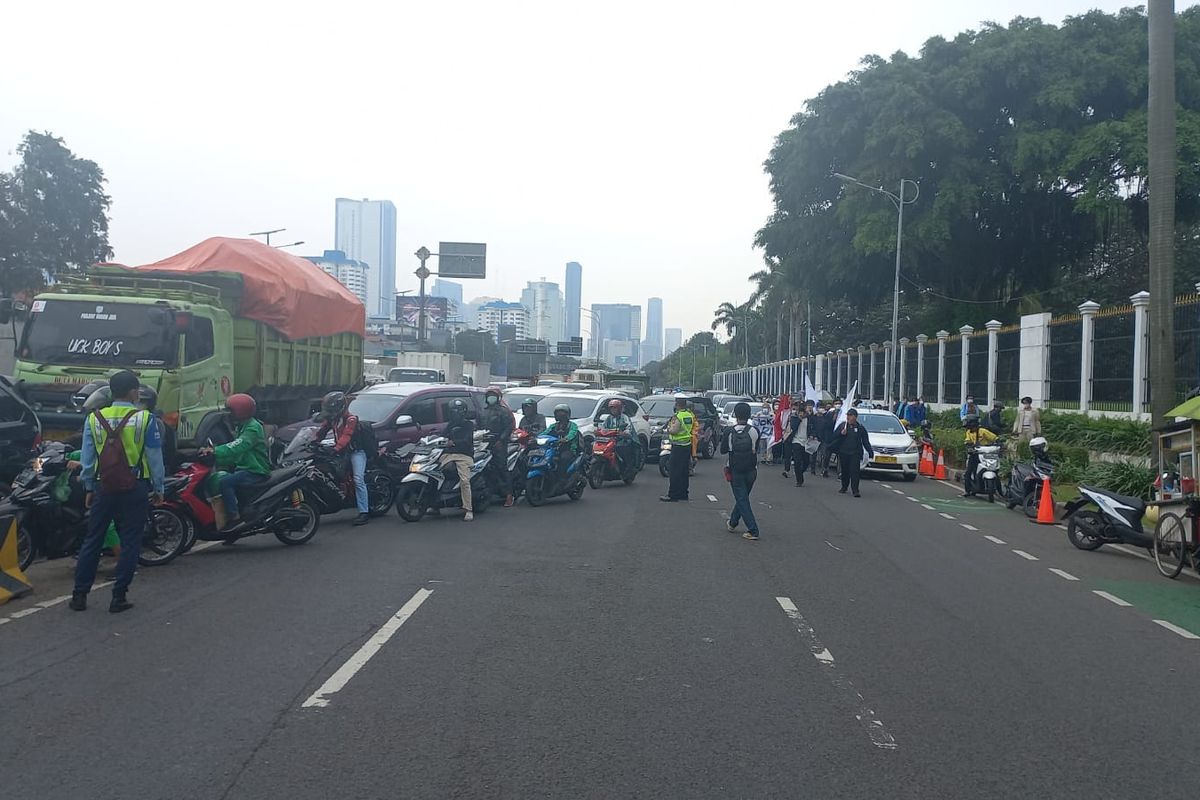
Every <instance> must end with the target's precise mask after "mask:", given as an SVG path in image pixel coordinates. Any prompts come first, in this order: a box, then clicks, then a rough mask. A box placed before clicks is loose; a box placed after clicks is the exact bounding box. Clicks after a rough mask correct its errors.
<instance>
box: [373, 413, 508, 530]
mask: <svg viewBox="0 0 1200 800" xmlns="http://www.w3.org/2000/svg"><path fill="white" fill-rule="evenodd" d="M473 438H474V442H475V455H474V459H475V463H474V464H472V465H471V510H472V511H473V512H474V513H476V514H481V513H483V512H484V511H486V510H487V508H488V505H489V504H490V503H491V487H489V486H488V481H487V468H488V465H489V464H491V463H492V453H491V450H490V449H488V446H487V431H475V435H474V437H473ZM449 445H450V440H449V439H447V438H446V437H444V436H426V437H425V438H424V439H422V440H421V441H420V442H419V443H418V444H417V447H416V449H415V450H413V453H412V463H411V465H410V466H409V473H408V474H407V475H405V476H404V479H403V480H401V481H400V491H399V492H398V493H397V495H396V513H397V514H399V515H400V517H401V519H403V520H404V521H405V522H420V521H421V518H422V517H424V516H425V514H426V513H428V512H430V511H440V510H441V509H443V508H461V507H462V495H461V493H460V491H459V485H458V470H457V469H446V468H444V467H443V466H442V456H443V455H445V454H446V448H447V447H448V446H449Z"/></svg>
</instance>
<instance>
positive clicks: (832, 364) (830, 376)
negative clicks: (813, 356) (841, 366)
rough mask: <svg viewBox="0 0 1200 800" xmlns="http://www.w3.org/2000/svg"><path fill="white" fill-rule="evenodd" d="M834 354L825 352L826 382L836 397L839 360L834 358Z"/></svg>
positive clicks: (830, 351) (828, 351) (829, 351)
mask: <svg viewBox="0 0 1200 800" xmlns="http://www.w3.org/2000/svg"><path fill="white" fill-rule="evenodd" d="M834 355H835V354H834V352H833V351H832V350H827V351H826V352H825V376H826V377H825V382H826V383H828V384H829V385H830V386H831V387H833V388H832V389H830V391H832V392H833V393H834V394H835V395H836V394H837V360H836V359H835V358H834Z"/></svg>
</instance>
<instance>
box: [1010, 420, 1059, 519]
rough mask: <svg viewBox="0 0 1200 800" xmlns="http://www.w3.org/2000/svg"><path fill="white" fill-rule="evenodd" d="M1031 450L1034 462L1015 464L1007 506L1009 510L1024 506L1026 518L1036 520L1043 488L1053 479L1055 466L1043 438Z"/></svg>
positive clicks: (1034, 442)
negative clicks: (1048, 479) (1047, 479)
mask: <svg viewBox="0 0 1200 800" xmlns="http://www.w3.org/2000/svg"><path fill="white" fill-rule="evenodd" d="M1029 449H1030V451H1032V453H1033V460H1032V461H1019V462H1017V463H1016V464H1013V468H1012V472H1010V473H1009V476H1008V501H1007V505H1008V507H1009V508H1016V507H1017V506H1023V507H1024V509H1025V514H1026V516H1028V517H1029V518H1030V519H1036V518H1037V515H1038V507H1039V505H1040V504H1041V501H1042V486H1043V484H1044V483H1045V479H1046V478H1050V477H1053V475H1054V464H1053V462H1051V461H1050V456H1048V455H1047V454H1046V440H1045V439H1043V438H1042V437H1041V436H1038V437H1037V438H1035V439H1033V440H1032V441H1031V442H1030V443H1029Z"/></svg>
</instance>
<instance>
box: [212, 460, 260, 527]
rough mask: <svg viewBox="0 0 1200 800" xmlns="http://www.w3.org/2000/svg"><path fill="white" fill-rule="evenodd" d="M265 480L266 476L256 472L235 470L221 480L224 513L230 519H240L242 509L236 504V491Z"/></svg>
mask: <svg viewBox="0 0 1200 800" xmlns="http://www.w3.org/2000/svg"><path fill="white" fill-rule="evenodd" d="M266 479H267V476H266V475H259V474H258V473H257V472H251V471H250V470H248V469H239V470H236V471H234V472H231V473H229V474H228V475H226V476H225V477H224V478H222V479H221V499H222V500H224V501H225V513H226V514H227V515H229V518H230V519H233V518H234V517H240V516H241V514H242V509H241V508H240V507H239V503H238V496H237V490H238V489H241V488H244V487H246V486H254V485H256V484H259V483H262V482H263V481H265V480H266Z"/></svg>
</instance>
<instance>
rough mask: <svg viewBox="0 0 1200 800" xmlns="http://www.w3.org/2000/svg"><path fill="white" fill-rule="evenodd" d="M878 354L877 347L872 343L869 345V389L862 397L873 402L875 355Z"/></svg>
mask: <svg viewBox="0 0 1200 800" xmlns="http://www.w3.org/2000/svg"><path fill="white" fill-rule="evenodd" d="M878 352H879V345H877V344H874V343H872V344H871V387H870V390H869V391H868V392H867V393H866V394H864V395H863V397H865V398H867V399H868V400H870V401H874V400H875V399H876V398H875V374H876V373H875V355H876V354H877V353H878Z"/></svg>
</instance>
